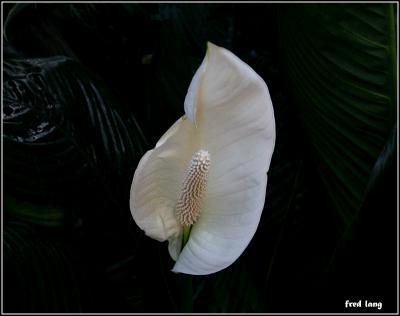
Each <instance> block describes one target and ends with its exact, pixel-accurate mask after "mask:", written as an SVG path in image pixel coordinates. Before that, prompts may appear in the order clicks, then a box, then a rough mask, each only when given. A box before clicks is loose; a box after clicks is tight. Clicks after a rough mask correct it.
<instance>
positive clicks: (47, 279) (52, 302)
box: [3, 223, 85, 313]
mask: <svg viewBox="0 0 400 316" xmlns="http://www.w3.org/2000/svg"><path fill="white" fill-rule="evenodd" d="M3 247H4V248H3V249H4V270H5V271H6V273H4V287H5V288H6V289H7V290H6V291H5V293H4V294H5V296H4V311H5V312H13V313H15V312H19V313H22V312H30V313H45V312H53V313H54V312H75V313H77V312H81V311H82V308H83V305H82V299H83V296H84V295H85V293H84V291H83V288H82V287H81V286H80V283H79V282H80V279H81V275H80V274H79V272H78V271H76V269H75V267H74V263H73V262H72V261H71V260H70V257H69V256H70V254H69V250H68V249H67V247H65V246H64V245H62V244H61V243H59V242H54V241H49V240H46V239H43V238H41V237H40V236H39V235H38V234H37V233H36V232H35V231H34V230H32V229H31V228H29V227H28V226H25V225H21V224H17V223H12V224H9V225H8V226H7V227H6V228H5V230H4V236H3Z"/></svg>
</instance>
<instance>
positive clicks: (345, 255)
mask: <svg viewBox="0 0 400 316" xmlns="http://www.w3.org/2000/svg"><path fill="white" fill-rule="evenodd" d="M395 12H396V7H395V5H394V4H375V5H373V4H357V5H338V4H331V5H293V4H246V5H245V4H229V3H227V4H186V5H183V4H3V12H2V13H3V27H4V33H3V128H4V134H3V150H4V153H3V158H4V169H3V171H4V173H3V181H4V188H3V194H4V196H3V199H4V203H3V204H4V205H3V207H4V212H3V219H4V222H3V264H4V281H3V282H4V294H3V295H4V306H3V311H4V312H88V313H90V312H180V311H182V304H181V302H180V297H181V293H180V292H181V289H180V284H181V283H180V282H181V278H180V277H179V276H177V275H175V274H173V273H172V272H170V269H171V268H172V266H173V261H172V259H171V258H170V257H169V255H168V251H167V244H166V243H159V242H157V241H154V240H152V239H150V238H147V237H146V236H144V233H143V232H142V231H141V230H140V229H139V228H138V227H137V226H136V224H135V223H134V221H133V219H132V217H131V214H130V210H129V202H128V201H129V190H130V184H131V181H132V177H133V173H134V170H135V168H136V166H137V163H138V161H139V159H140V157H141V156H142V155H143V154H144V152H146V151H147V150H149V149H151V148H152V147H154V145H155V143H156V142H157V140H158V139H159V138H160V136H161V135H162V134H163V133H164V132H165V131H166V130H167V128H168V127H169V126H171V125H172V124H173V122H175V121H176V120H177V119H178V118H179V117H180V116H181V115H183V113H184V112H183V100H184V97H185V94H186V91H187V88H188V86H189V83H190V80H191V78H192V76H193V74H194V71H195V70H196V69H197V67H198V66H199V64H200V63H201V61H202V58H203V57H204V54H205V49H206V42H207V41H211V42H213V43H215V44H217V45H219V46H223V47H226V48H227V49H229V50H231V51H232V52H233V53H235V54H236V55H237V56H239V57H240V58H241V59H242V60H244V61H245V62H246V63H248V64H249V65H250V66H251V67H253V68H254V69H255V71H256V72H257V73H258V74H260V76H261V77H263V79H264V80H265V81H266V83H267V84H268V87H269V90H270V94H271V98H272V101H273V104H274V111H275V117H276V127H277V131H276V133H277V138H276V147H275V151H274V155H273V159H272V162H271V166H270V171H269V182H268V187H267V197H266V204H265V208H264V211H263V215H262V218H261V221H260V224H259V228H258V230H257V232H256V235H255V236H254V238H253V240H252V242H251V243H250V245H249V247H248V248H247V249H246V251H245V252H244V253H243V255H242V256H241V257H240V258H239V259H238V260H237V261H236V262H235V263H233V264H232V265H231V266H230V267H228V268H227V269H225V270H223V271H221V272H218V273H216V274H212V275H208V276H202V277H197V276H194V277H193V311H194V312H247V313H251V312H344V311H346V312H395V311H396V299H397V296H396V286H397V285H396V280H397V268H398V266H397V256H396V253H397V252H396V251H397V237H396V231H397V230H396V223H397V220H396V214H397V212H396V210H397V204H396V197H397V182H396V180H397V179H396V175H397V170H396V161H397V157H396V153H397V138H396V135H397V125H396V121H397V100H396V87H397V83H396V79H395V78H396V71H395V70H396V69H397V65H396V49H395V47H396V38H397V36H396V34H397V33H396V31H395V27H396V26H395V21H396V16H395ZM360 299H361V300H369V301H378V302H382V304H383V309H382V310H380V311H378V310H376V309H374V308H372V309H365V308H361V309H350V310H349V309H347V310H345V309H344V302H345V301H346V300H350V301H358V300H360Z"/></svg>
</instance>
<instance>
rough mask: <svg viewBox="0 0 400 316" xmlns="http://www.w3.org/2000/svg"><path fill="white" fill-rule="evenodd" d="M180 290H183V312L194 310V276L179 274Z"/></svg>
mask: <svg viewBox="0 0 400 316" xmlns="http://www.w3.org/2000/svg"><path fill="white" fill-rule="evenodd" d="M179 283H180V287H179V288H180V292H181V301H180V306H181V310H180V312H181V313H191V312H192V311H193V288H192V276H191V275H189V274H180V275H179Z"/></svg>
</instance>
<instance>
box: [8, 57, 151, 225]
mask: <svg viewBox="0 0 400 316" xmlns="http://www.w3.org/2000/svg"><path fill="white" fill-rule="evenodd" d="M3 89H4V90H3V91H4V107H3V113H4V116H3V122H4V125H3V126H4V135H3V140H4V151H5V152H6V153H7V154H6V155H5V157H4V183H5V186H6V188H7V190H8V191H9V192H10V193H11V194H13V195H14V196H16V197H18V196H20V197H23V198H24V199H28V200H32V201H33V202H39V203H40V204H43V203H45V204H51V203H52V201H57V202H60V201H66V202H67V203H68V204H69V203H70V202H71V203H72V202H73V201H74V199H71V196H74V197H75V198H77V197H79V196H80V197H85V196H86V195H87V194H86V195H85V192H86V191H87V188H88V187H89V186H91V185H92V183H93V182H97V183H96V184H95V185H96V186H98V189H101V190H104V191H105V193H106V194H108V195H109V196H110V197H111V199H112V200H113V201H116V203H121V204H122V203H124V202H122V201H124V199H123V198H120V197H121V195H123V197H124V198H125V200H127V199H128V194H129V192H127V191H126V190H123V189H121V187H122V188H125V187H128V186H129V184H130V181H131V175H132V174H133V171H134V168H135V167H136V163H137V161H138V160H139V158H140V157H141V155H142V154H143V152H144V150H145V149H144V148H145V141H144V137H143V135H142V133H141V131H140V128H139V126H138V125H137V124H136V121H135V119H134V117H133V116H132V115H131V114H130V113H129V112H128V111H127V110H126V108H125V106H124V104H122V103H121V102H120V101H119V100H118V99H116V98H115V97H114V96H113V95H112V93H110V91H109V90H108V89H107V88H105V87H104V85H103V84H102V82H101V81H100V80H98V79H97V78H96V77H94V76H93V75H92V74H91V73H89V72H88V71H87V70H86V69H84V68H83V67H82V66H81V65H80V64H79V63H78V62H76V61H74V60H72V59H70V58H66V57H62V56H57V57H51V58H42V59H23V58H18V59H6V60H5V61H4V88H3ZM95 180H96V181H95ZM99 184H100V185H99ZM100 192H102V191H100ZM102 195H103V194H100V196H99V197H97V199H101V198H102ZM92 198H93V197H92ZM60 199H61V200H60ZM44 221H46V219H44Z"/></svg>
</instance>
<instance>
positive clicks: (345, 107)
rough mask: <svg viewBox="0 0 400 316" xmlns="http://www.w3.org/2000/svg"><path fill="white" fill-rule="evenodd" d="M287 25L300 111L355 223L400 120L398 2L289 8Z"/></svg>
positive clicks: (346, 217)
mask: <svg viewBox="0 0 400 316" xmlns="http://www.w3.org/2000/svg"><path fill="white" fill-rule="evenodd" d="M280 29H281V36H282V47H283V51H284V62H285V63H286V65H287V72H288V76H289V78H290V81H291V87H292V88H293V92H294V94H295V96H296V100H297V106H298V108H297V109H298V112H299V115H300V116H301V118H302V121H303V124H304V126H305V128H306V130H307V133H308V135H309V139H310V142H311V144H312V145H313V148H314V153H315V158H316V160H317V163H318V167H319V172H320V175H321V177H322V180H323V182H324V184H325V187H326V190H327V192H328V193H329V195H330V196H331V199H332V201H333V204H334V207H335V209H336V211H337V212H338V213H339V214H340V215H341V218H342V220H343V221H344V224H345V225H348V224H349V223H350V222H351V221H352V218H353V217H354V215H355V214H356V213H357V211H358V210H359V208H360V205H361V203H362V201H363V197H364V192H365V190H366V187H367V183H368V179H369V175H370V172H371V169H372V167H373V164H374V162H375V160H376V159H377V157H378V155H379V153H380V151H381V149H382V147H383V145H384V144H385V141H386V138H387V136H388V135H389V133H390V131H391V128H392V126H393V123H394V121H395V119H396V79H395V78H396V64H395V60H396V55H395V47H396V42H395V25H394V6H393V5H392V4H345V5H329V4H328V5H321V4H319V5H307V6H304V5H297V6H290V7H286V6H285V7H284V8H283V9H282V10H281V23H280Z"/></svg>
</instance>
